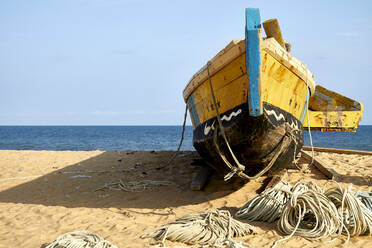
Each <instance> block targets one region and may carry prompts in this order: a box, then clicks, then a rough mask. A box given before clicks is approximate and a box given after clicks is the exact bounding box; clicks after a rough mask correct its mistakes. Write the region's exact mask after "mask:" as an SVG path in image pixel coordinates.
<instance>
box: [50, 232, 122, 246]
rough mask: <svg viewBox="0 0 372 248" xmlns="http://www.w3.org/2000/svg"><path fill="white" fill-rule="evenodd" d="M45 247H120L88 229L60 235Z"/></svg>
mask: <svg viewBox="0 0 372 248" xmlns="http://www.w3.org/2000/svg"><path fill="white" fill-rule="evenodd" d="M45 248H118V247H117V246H116V245H113V244H111V243H110V242H109V241H107V240H104V239H103V238H101V237H100V236H98V235H97V234H94V233H90V232H87V231H74V232H69V233H65V234H63V235H61V236H59V237H58V238H57V239H56V240H54V241H53V242H52V243H50V244H49V245H47V246H45Z"/></svg>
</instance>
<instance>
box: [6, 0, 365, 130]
mask: <svg viewBox="0 0 372 248" xmlns="http://www.w3.org/2000/svg"><path fill="white" fill-rule="evenodd" d="M246 7H257V8H260V11H261V18H262V20H267V19H270V18H277V19H278V20H279V23H280V26H281V29H282V33H283V36H284V38H285V39H287V40H288V41H289V42H290V43H291V44H292V54H293V55H294V56H296V57H297V58H298V59H300V60H302V61H303V62H304V63H305V64H306V65H307V66H308V67H309V69H310V70H311V71H312V72H313V73H314V75H315V80H316V82H317V83H318V84H321V85H323V86H325V87H327V88H328V89H331V90H334V91H337V92H339V93H341V94H343V95H345V96H348V97H350V98H353V99H355V100H358V101H360V102H362V103H363V104H364V106H365V112H364V117H363V119H362V122H361V124H364V125H367V124H372V96H371V92H372V90H371V89H370V85H371V81H372V79H371V75H370V74H371V72H372V70H371V69H372V62H371V60H370V58H372V48H371V44H372V25H371V23H372V15H371V11H372V1H301V0H298V1H285V0H281V1H141V0H63V1H57V0H55V1H52V0H50V1H28V0H26V1H18V0H8V1H5V0H2V1H0V86H1V88H0V125H181V124H182V119H183V111H184V101H183V98H182V90H183V88H184V87H185V85H186V83H187V81H188V80H189V79H190V77H191V76H192V75H193V74H194V73H195V72H196V71H197V70H198V69H199V68H200V67H201V66H203V65H204V64H205V63H206V62H207V61H208V59H210V58H212V57H213V56H214V55H215V54H216V53H217V52H218V51H219V50H221V49H222V48H223V47H224V46H225V45H226V44H228V43H229V42H230V41H231V40H232V39H242V38H244V8H246ZM189 123H190V122H189Z"/></svg>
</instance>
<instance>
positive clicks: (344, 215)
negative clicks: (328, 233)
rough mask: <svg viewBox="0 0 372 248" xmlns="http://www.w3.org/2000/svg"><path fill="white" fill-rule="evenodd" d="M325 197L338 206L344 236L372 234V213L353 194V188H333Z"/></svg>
mask: <svg viewBox="0 0 372 248" xmlns="http://www.w3.org/2000/svg"><path fill="white" fill-rule="evenodd" d="M325 195H326V196H327V197H328V198H329V199H330V200H331V201H332V202H333V203H334V204H335V205H336V207H337V209H338V212H339V216H340V218H341V221H342V222H343V224H344V225H343V229H341V230H340V233H341V231H342V233H343V234H347V235H348V236H349V235H350V236H359V235H371V234H372V212H371V210H369V209H368V208H367V207H366V206H365V205H364V204H363V203H362V202H361V201H359V200H358V198H357V197H356V196H355V194H354V193H353V192H352V187H351V186H349V187H348V188H346V189H343V188H341V186H340V185H338V183H337V187H334V188H331V189H329V190H327V191H326V192H325Z"/></svg>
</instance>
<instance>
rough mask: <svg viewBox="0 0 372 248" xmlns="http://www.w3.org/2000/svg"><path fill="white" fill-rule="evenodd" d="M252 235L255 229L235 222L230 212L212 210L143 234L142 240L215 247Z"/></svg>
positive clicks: (187, 216) (184, 217)
mask: <svg viewBox="0 0 372 248" xmlns="http://www.w3.org/2000/svg"><path fill="white" fill-rule="evenodd" d="M250 233H256V230H255V227H253V226H251V225H249V224H246V223H242V222H240V221H237V220H234V219H233V218H232V217H231V215H230V212H229V211H227V210H211V211H209V212H207V213H201V214H190V215H186V216H183V217H181V218H179V219H177V220H175V221H174V222H171V223H168V224H166V225H163V226H161V227H158V228H157V229H155V230H153V231H151V232H148V233H145V234H143V235H142V236H141V238H154V239H155V240H158V241H159V242H160V243H161V244H162V245H164V242H165V240H166V239H168V240H171V241H177V242H183V243H186V244H190V245H193V244H202V245H213V244H214V243H216V242H222V243H225V241H226V240H230V241H231V238H232V237H240V236H244V235H246V234H250ZM221 240H222V241H221ZM234 242H235V241H234Z"/></svg>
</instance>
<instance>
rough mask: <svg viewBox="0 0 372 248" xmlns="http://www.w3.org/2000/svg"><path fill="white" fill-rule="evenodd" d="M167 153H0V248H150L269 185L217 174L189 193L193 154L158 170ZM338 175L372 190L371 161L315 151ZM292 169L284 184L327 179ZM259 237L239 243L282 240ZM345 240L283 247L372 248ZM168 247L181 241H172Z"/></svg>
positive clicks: (264, 227) (264, 233)
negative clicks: (111, 247) (79, 233)
mask: <svg viewBox="0 0 372 248" xmlns="http://www.w3.org/2000/svg"><path fill="white" fill-rule="evenodd" d="M172 154H173V152H169V151H152V152H150V151H120V152H118V151H11V150H1V151H0V171H1V173H0V247H41V246H42V245H43V244H46V243H49V242H52V241H53V240H54V239H55V238H57V237H58V236H59V235H61V234H64V233H66V232H70V231H74V230H87V231H90V232H93V233H96V234H98V235H100V236H102V237H103V238H105V239H107V240H109V241H111V242H112V243H114V244H116V245H117V246H118V247H149V246H150V245H149V243H150V242H151V241H152V240H150V239H140V238H139V236H140V235H141V234H143V233H144V232H146V231H150V230H152V229H154V228H155V227H157V226H159V225H161V224H165V223H168V222H169V221H172V220H175V219H176V218H178V217H181V216H183V215H185V214H190V213H198V212H205V211H208V210H210V209H214V208H218V209H227V210H230V212H231V213H232V214H235V213H236V211H237V210H238V209H239V208H240V207H241V206H242V205H243V204H244V203H246V202H247V201H248V200H249V199H251V198H253V197H254V196H256V195H257V194H258V193H260V192H261V191H262V190H263V189H264V187H265V186H266V184H267V183H268V181H269V178H268V177H261V178H259V179H257V180H255V181H251V182H248V183H245V182H244V181H241V180H240V179H232V180H231V181H229V182H227V183H226V182H224V181H223V180H222V178H221V177H219V176H216V175H213V176H212V177H211V178H210V180H209V182H208V184H207V186H206V187H205V189H204V190H203V191H196V192H195V191H191V190H190V182H191V180H192V178H193V177H194V176H195V175H196V173H197V172H198V167H197V166H192V165H190V162H191V161H192V159H193V158H198V154H197V153H196V152H182V153H180V154H179V155H178V156H177V157H176V159H175V161H174V162H173V164H172V165H171V166H169V167H165V168H161V167H162V166H163V165H164V164H166V162H167V161H168V159H169V157H170V156H171V155H172ZM315 155H316V157H317V158H320V159H321V160H322V161H324V162H326V163H327V164H329V165H330V166H331V167H332V168H333V169H334V170H335V171H336V172H337V173H338V174H339V177H340V178H339V182H340V184H341V185H342V186H347V185H349V184H352V185H353V187H354V188H355V190H361V191H370V190H372V178H371V175H372V156H368V155H346V154H335V153H320V152H316V153H315ZM300 166H302V167H303V168H304V171H299V170H297V169H295V168H293V169H288V171H287V175H288V176H286V177H285V180H286V181H288V182H290V183H291V184H292V185H293V184H294V183H296V182H298V181H301V180H303V181H314V182H316V183H317V184H318V185H320V186H324V185H325V184H326V183H327V178H326V177H325V176H324V175H323V174H321V173H320V172H319V171H318V169H316V168H315V167H313V166H310V167H307V165H306V164H300ZM119 179H121V180H122V181H123V182H140V181H143V180H155V181H166V182H167V183H168V184H169V185H167V186H153V187H149V188H147V189H144V190H143V191H141V192H125V191H119V190H99V191H96V189H98V188H100V187H102V186H103V185H104V184H105V183H108V182H115V181H118V180H119ZM250 224H253V225H255V226H257V228H258V234H256V235H247V236H245V237H241V238H236V240H240V241H244V242H246V243H248V244H250V245H251V247H270V246H271V245H272V244H273V243H274V242H275V241H276V240H278V239H280V238H282V236H281V235H280V233H279V232H278V230H277V228H276V223H263V222H251V223H250ZM345 241H346V237H340V238H338V239H337V240H336V241H334V242H331V243H327V244H325V243H324V242H323V241H316V242H314V241H313V242H310V241H308V240H306V239H304V238H301V237H293V238H291V239H290V240H288V241H285V242H282V243H280V244H279V246H278V247H318V246H322V247H341V246H347V247H349V246H350V247H370V246H372V237H353V238H351V239H350V242H349V243H348V244H347V245H345V244H344V243H345ZM166 245H167V246H168V247H173V246H177V245H178V246H181V245H184V244H180V243H174V242H170V241H167V242H166Z"/></svg>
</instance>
